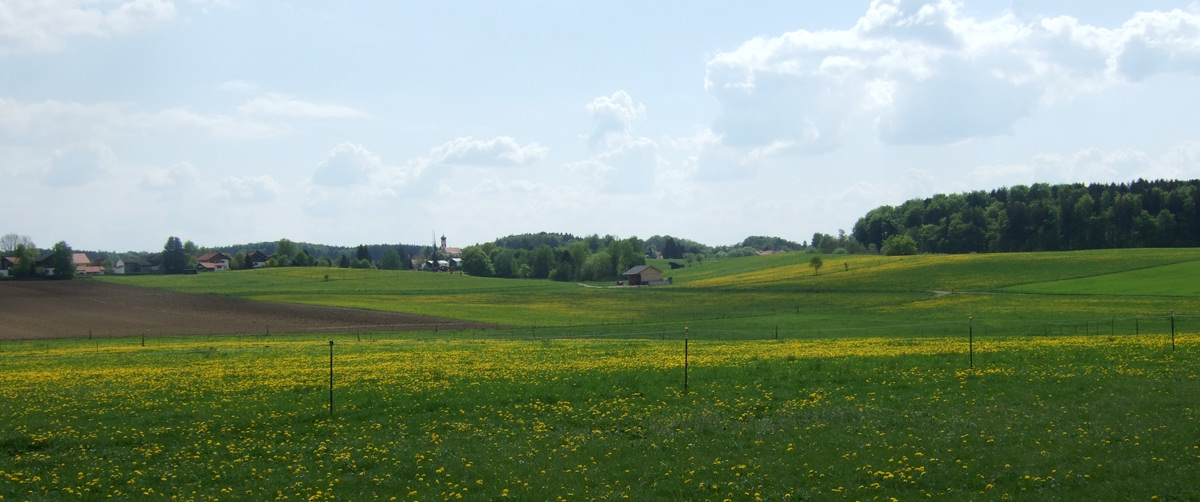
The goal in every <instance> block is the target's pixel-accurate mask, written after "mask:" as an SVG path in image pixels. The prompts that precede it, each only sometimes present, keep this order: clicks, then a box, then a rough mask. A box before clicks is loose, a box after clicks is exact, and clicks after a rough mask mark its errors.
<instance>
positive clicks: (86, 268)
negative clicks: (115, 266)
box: [71, 253, 104, 275]
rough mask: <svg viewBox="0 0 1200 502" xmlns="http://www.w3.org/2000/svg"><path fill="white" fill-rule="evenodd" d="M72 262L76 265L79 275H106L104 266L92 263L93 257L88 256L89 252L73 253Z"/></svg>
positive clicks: (76, 271)
mask: <svg viewBox="0 0 1200 502" xmlns="http://www.w3.org/2000/svg"><path fill="white" fill-rule="evenodd" d="M71 264H72V265H75V273H76V274H77V275H104V267H101V266H99V265H92V259H91V258H89V257H88V255H87V253H74V254H72V255H71Z"/></svg>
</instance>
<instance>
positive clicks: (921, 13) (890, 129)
mask: <svg viewBox="0 0 1200 502" xmlns="http://www.w3.org/2000/svg"><path fill="white" fill-rule="evenodd" d="M1196 33H1200V9H1197V8H1196V7H1193V8H1192V9H1190V10H1187V11H1184V10H1173V11H1170V12H1152V13H1140V14H1137V15H1136V16H1135V17H1134V18H1133V19H1131V20H1130V21H1128V22H1126V23H1125V24H1124V25H1122V26H1121V27H1120V28H1116V29H1105V28H1099V27H1094V26H1089V25H1084V24H1082V23H1080V22H1079V21H1078V20H1076V19H1074V18H1071V17H1057V18H1048V19H1038V20H1032V21H1025V20H1022V19H1019V18H1017V17H1016V16H1013V15H1003V16H1000V17H997V18H994V19H986V20H979V19H974V18H971V17H967V16H966V15H965V14H964V13H963V12H962V11H961V10H960V8H959V4H958V3H956V2H952V1H949V0H939V1H935V2H912V1H902V0H875V1H873V2H872V3H871V6H870V8H869V9H868V11H867V12H866V13H865V14H864V15H863V17H862V18H860V19H859V21H858V22H857V23H856V25H855V26H854V27H852V28H850V29H845V30H826V31H817V32H808V31H803V30H801V31H795V32H790V33H785V34H783V35H780V36H777V37H773V38H755V39H752V40H749V41H747V42H745V43H743V44H742V45H741V46H740V47H738V48H737V49H735V50H733V51H727V52H721V53H718V54H716V55H715V56H714V57H712V58H711V59H710V61H709V62H708V68H707V76H706V81H705V87H706V89H707V90H708V92H709V93H710V94H711V95H712V96H714V97H715V98H716V99H717V101H718V102H719V103H720V105H721V107H722V115H721V116H720V117H719V118H718V119H717V120H716V121H715V122H714V124H713V130H714V131H715V132H716V133H717V134H720V135H721V136H722V137H723V139H724V142H725V144H727V145H730V146H734V147H739V148H757V147H762V146H765V145H772V144H780V142H788V143H790V144H791V145H792V148H791V149H792V150H794V151H800V152H808V153H819V152H824V151H828V150H830V149H834V148H840V147H841V146H842V145H843V140H844V138H845V137H846V136H847V134H848V132H849V130H850V129H852V128H855V127H863V126H864V125H866V124H873V126H874V127H875V130H876V136H877V138H878V139H879V140H881V141H883V142H884V143H890V144H948V143H955V142H959V141H962V140H967V139H972V138H981V137H991V136H999V135H1009V134H1011V133H1012V131H1013V127H1014V124H1015V123H1016V122H1017V121H1019V120H1021V119H1022V118H1024V117H1028V116H1030V115H1031V114H1033V113H1034V112H1035V111H1036V110H1037V109H1038V107H1039V106H1042V105H1044V104H1047V103H1052V102H1054V101H1056V100H1063V99H1071V98H1073V97H1074V96H1077V95H1078V94H1079V93H1084V92H1092V91H1095V90H1098V89H1102V88H1104V87H1107V86H1112V85H1114V84H1117V83H1120V82H1125V81H1137V80H1140V79H1143V78H1145V77H1147V76H1150V75H1154V74H1159V73H1181V74H1200V43H1197V42H1196V40H1198V39H1197V37H1196Z"/></svg>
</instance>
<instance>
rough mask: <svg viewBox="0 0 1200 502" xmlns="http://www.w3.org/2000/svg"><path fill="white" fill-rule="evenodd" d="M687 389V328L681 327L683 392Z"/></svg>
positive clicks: (685, 392)
mask: <svg viewBox="0 0 1200 502" xmlns="http://www.w3.org/2000/svg"><path fill="white" fill-rule="evenodd" d="M687 391H688V328H687V326H684V327H683V393H684V394H687Z"/></svg>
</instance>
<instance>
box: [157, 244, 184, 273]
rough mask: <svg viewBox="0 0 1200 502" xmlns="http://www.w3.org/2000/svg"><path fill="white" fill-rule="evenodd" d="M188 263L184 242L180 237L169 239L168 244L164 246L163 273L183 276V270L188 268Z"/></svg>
mask: <svg viewBox="0 0 1200 502" xmlns="http://www.w3.org/2000/svg"><path fill="white" fill-rule="evenodd" d="M187 261H188V257H187V254H186V253H184V251H183V241H181V240H179V237H175V236H171V237H168V238H167V243H166V244H164V245H163V254H162V267H163V273H164V274H182V273H183V269H184V268H187Z"/></svg>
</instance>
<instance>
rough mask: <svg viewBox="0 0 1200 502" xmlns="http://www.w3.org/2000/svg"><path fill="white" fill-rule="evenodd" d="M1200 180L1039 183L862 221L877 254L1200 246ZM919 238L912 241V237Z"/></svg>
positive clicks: (948, 198)
mask: <svg viewBox="0 0 1200 502" xmlns="http://www.w3.org/2000/svg"><path fill="white" fill-rule="evenodd" d="M1198 190H1200V180H1190V181H1178V180H1157V181H1146V180H1141V179H1139V180H1137V181H1134V182H1132V183H1128V184H1125V183H1120V184H1090V185H1083V184H1064V185H1049V184H1045V183H1036V184H1033V185H1031V186H1024V185H1017V186H1013V187H1007V188H999V189H995V190H992V191H990V192H985V191H973V192H965V193H959V194H951V195H942V194H939V195H935V196H933V197H930V198H927V199H912V200H909V201H907V202H905V203H903V204H900V205H899V206H880V207H877V208H875V209H873V210H871V211H870V212H868V213H867V214H866V215H865V216H863V217H862V218H860V219H859V220H858V222H857V223H855V225H854V230H853V232H852V234H851V235H852V236H853V238H854V239H855V240H856V241H858V242H859V243H861V244H862V245H863V246H865V247H866V248H867V250H868V252H870V251H875V252H883V253H887V254H907V253H889V249H888V248H889V244H891V245H893V246H900V245H902V244H907V245H911V244H912V243H915V249H914V251H915V252H921V253H985V252H988V253H999V252H1012V251H1069V250H1083V249H1108V248H1140V247H1194V246H1197V245H1200V198H1197V191H1198ZM910 239H911V242H910Z"/></svg>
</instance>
